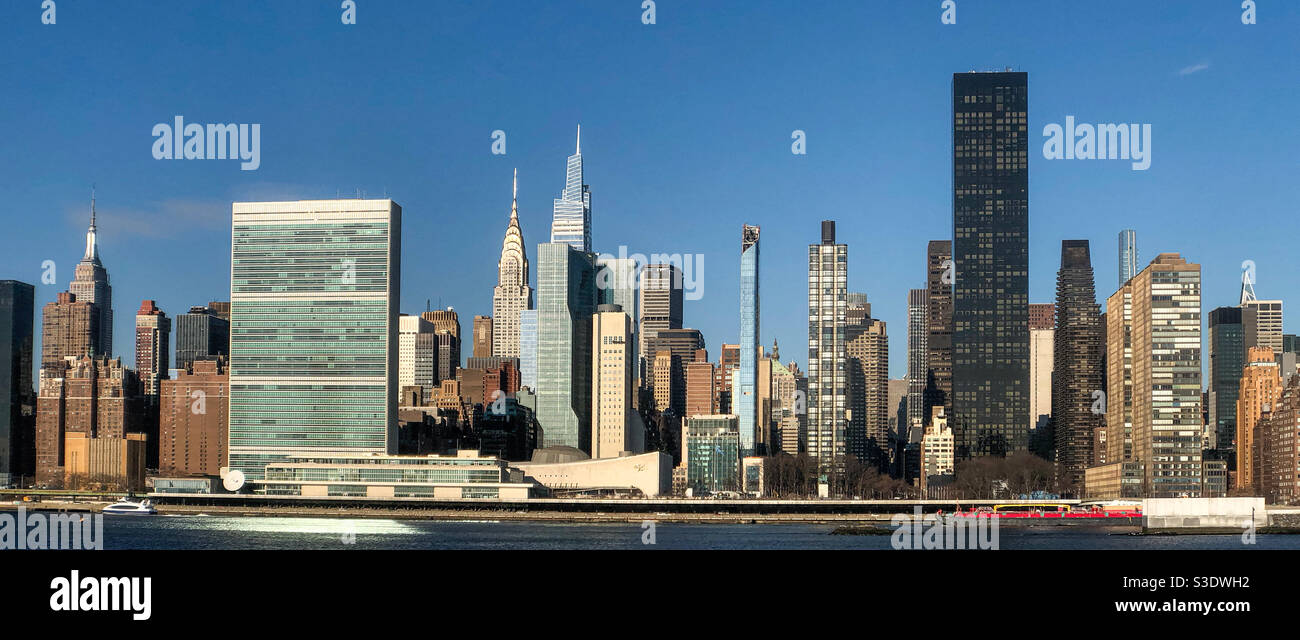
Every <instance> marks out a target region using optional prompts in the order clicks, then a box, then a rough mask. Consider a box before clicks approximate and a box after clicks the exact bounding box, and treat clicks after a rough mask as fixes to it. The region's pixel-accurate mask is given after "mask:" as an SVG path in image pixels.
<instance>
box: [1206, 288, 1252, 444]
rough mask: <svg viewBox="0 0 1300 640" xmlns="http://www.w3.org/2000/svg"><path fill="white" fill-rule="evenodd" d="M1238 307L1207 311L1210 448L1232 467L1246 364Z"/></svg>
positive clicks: (1244, 335)
mask: <svg viewBox="0 0 1300 640" xmlns="http://www.w3.org/2000/svg"><path fill="white" fill-rule="evenodd" d="M1242 316H1243V314H1242V308H1241V307H1219V308H1218V309H1215V310H1213V311H1211V312H1210V340H1209V344H1210V385H1209V386H1210V388H1209V396H1210V398H1209V400H1210V407H1209V409H1210V424H1211V425H1214V439H1215V443H1214V448H1215V449H1216V450H1217V451H1218V452H1219V454H1220V459H1221V460H1227V461H1228V465H1229V466H1230V467H1232V468H1234V469H1235V467H1236V457H1235V456H1233V455H1230V454H1231V452H1233V451H1235V450H1236V448H1235V446H1234V444H1235V443H1234V442H1233V441H1234V440H1235V439H1236V437H1237V394H1238V392H1239V391H1240V387H1241V370H1242V368H1243V367H1245V366H1246V344H1245V340H1246V327H1245V324H1244V323H1243V322H1242Z"/></svg>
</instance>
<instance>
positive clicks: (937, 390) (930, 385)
mask: <svg viewBox="0 0 1300 640" xmlns="http://www.w3.org/2000/svg"><path fill="white" fill-rule="evenodd" d="M925 268H926V270H925V286H926V290H927V293H926V325H927V326H926V334H927V335H926V339H925V349H926V358H925V360H926V362H925V367H926V373H925V391H924V394H923V396H924V397H923V399H922V402H921V418H922V420H921V424H920V426H921V428H924V426H925V425H927V424H929V423H930V408H931V407H934V406H938V405H943V407H944V411H945V413H944V415H946V416H951V415H952V283H953V279H954V277H955V276H954V271H953V261H952V241H951V240H931V241H930V242H929V244H928V245H926V250H925Z"/></svg>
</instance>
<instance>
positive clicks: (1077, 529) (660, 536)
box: [104, 515, 1300, 550]
mask: <svg viewBox="0 0 1300 640" xmlns="http://www.w3.org/2000/svg"><path fill="white" fill-rule="evenodd" d="M834 529H835V527H834V526H833V525H815V524H678V523H667V522H664V523H655V524H654V525H653V530H652V531H651V529H650V528H649V527H646V528H643V526H642V523H640V522H636V523H626V524H624V523H600V524H587V523H583V524H564V523H544V522H531V521H445V520H386V519H375V518H288V517H256V516H201V515H200V516H189V515H187V516H181V515H172V516H169V515H159V516H107V517H105V522H104V538H105V540H104V548H105V549H182V550H201V549H308V550H310V549H340V550H346V549H396V550H401V549H890V548H891V537H890V536H887V535H865V536H863V535H831V531H832V530H834ZM1129 531H1133V528H1132V527H1089V526H1059V525H1040V526H1003V527H1000V528H999V530H998V547H999V548H1001V549H1140V550H1146V549H1153V550H1154V549H1247V548H1258V549H1300V536H1295V535H1262V534H1261V535H1256V536H1255V537H1254V541H1255V543H1254V544H1244V543H1243V541H1242V537H1243V536H1241V535H1179V536H1133V535H1126V533H1127V532H1129ZM651 539H653V544H650V543H649V542H650V540H651Z"/></svg>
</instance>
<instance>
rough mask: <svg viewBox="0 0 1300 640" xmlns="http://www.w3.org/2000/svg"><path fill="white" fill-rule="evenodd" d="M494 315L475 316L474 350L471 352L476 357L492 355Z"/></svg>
mask: <svg viewBox="0 0 1300 640" xmlns="http://www.w3.org/2000/svg"><path fill="white" fill-rule="evenodd" d="M492 325H493V320H492V316H474V350H473V351H471V352H470V353H472V354H473V356H474V357H475V358H491V357H492V343H493V340H492Z"/></svg>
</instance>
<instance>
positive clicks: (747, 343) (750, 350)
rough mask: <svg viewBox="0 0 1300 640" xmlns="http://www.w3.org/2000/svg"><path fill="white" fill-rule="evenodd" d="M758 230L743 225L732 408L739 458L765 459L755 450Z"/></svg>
mask: <svg viewBox="0 0 1300 640" xmlns="http://www.w3.org/2000/svg"><path fill="white" fill-rule="evenodd" d="M758 236H759V228H758V227H757V226H751V225H744V226H743V227H741V233H740V392H739V393H738V394H736V397H737V398H739V400H740V404H739V405H738V406H735V407H732V408H731V411H732V413H735V414H736V415H737V416H739V418H740V420H739V424H740V427H739V428H740V451H741V456H752V455H755V454H758V455H765V454H766V451H764V450H761V449H759V448H757V444H758V443H761V442H765V441H766V440H767V438H766V437H765V436H760V435H758V434H759V432H760V430H762V429H763V426H762V425H761V424H760V423H759V419H758V391H757V389H756V388H755V385H756V384H757V377H758V344H759V335H758V332H759V291H758V251H759V245H758Z"/></svg>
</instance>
